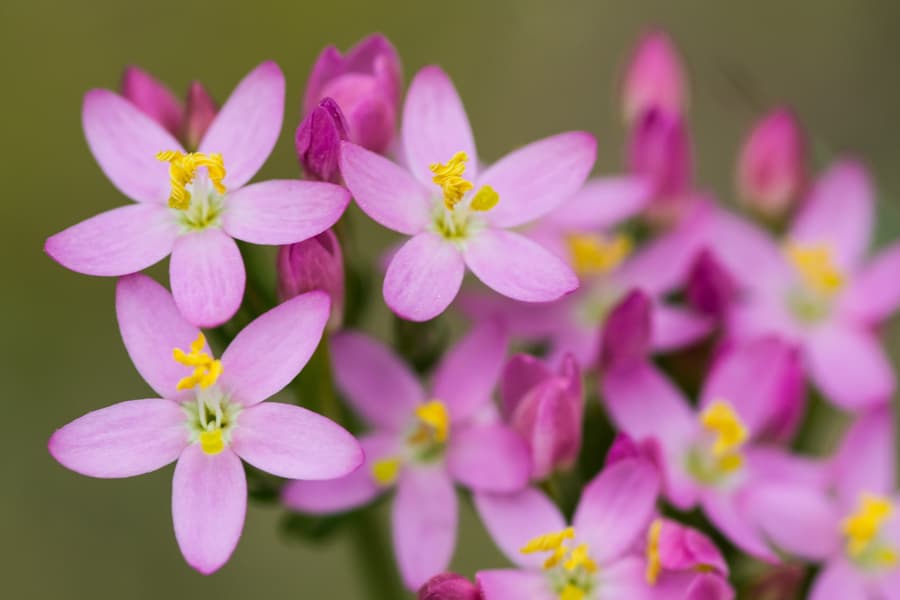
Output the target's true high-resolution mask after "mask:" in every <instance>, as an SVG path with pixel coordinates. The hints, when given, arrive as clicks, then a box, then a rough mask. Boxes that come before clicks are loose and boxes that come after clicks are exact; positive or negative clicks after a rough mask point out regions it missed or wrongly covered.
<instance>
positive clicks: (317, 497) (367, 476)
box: [263, 404, 398, 514]
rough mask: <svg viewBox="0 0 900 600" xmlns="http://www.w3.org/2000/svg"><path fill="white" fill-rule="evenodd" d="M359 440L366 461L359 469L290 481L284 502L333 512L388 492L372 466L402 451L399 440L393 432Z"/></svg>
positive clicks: (300, 508)
mask: <svg viewBox="0 0 900 600" xmlns="http://www.w3.org/2000/svg"><path fill="white" fill-rule="evenodd" d="M263 406H265V404H264V405H263ZM359 443H360V445H361V446H362V449H363V451H364V453H365V462H364V463H363V464H362V466H360V467H359V468H358V469H356V470H355V471H353V472H352V473H350V474H349V475H345V476H344V477H339V478H337V479H324V480H318V481H311V480H306V481H289V482H288V483H287V485H285V487H284V488H283V489H282V492H281V501H282V502H283V503H284V504H285V505H286V506H288V507H289V508H292V509H294V510H298V511H302V512H308V513H313V514H333V513H340V512H344V511H347V510H351V509H354V508H358V507H360V506H364V505H366V504H368V503H369V502H371V501H372V500H374V499H375V498H376V497H378V496H379V495H381V494H382V493H384V492H385V491H387V490H388V489H389V488H388V487H386V486H384V485H381V484H379V483H378V482H377V481H375V479H374V478H373V477H372V466H373V465H374V464H375V462H376V461H378V460H380V459H383V458H390V457H392V456H393V455H394V454H395V453H396V452H397V451H398V445H397V439H396V438H395V436H394V435H391V434H385V433H373V434H368V435H364V436H361V437H360V438H359Z"/></svg>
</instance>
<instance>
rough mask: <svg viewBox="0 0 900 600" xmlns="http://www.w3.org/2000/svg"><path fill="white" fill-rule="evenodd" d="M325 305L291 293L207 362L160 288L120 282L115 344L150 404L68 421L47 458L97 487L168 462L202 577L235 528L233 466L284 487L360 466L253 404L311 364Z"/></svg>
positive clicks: (293, 419)
mask: <svg viewBox="0 0 900 600" xmlns="http://www.w3.org/2000/svg"><path fill="white" fill-rule="evenodd" d="M328 305H329V302H328V297H327V296H326V295H325V294H323V293H321V292H310V293H308V294H304V295H302V296H297V297H296V298H293V299H292V300H289V301H287V302H285V303H283V304H281V305H279V306H277V307H276V308H273V309H272V310H270V311H269V312H267V313H265V314H263V315H262V316H260V317H259V318H258V319H256V320H255V321H253V322H252V323H251V324H250V325H248V326H247V327H246V328H245V329H244V330H243V331H242V332H241V333H240V334H238V336H237V337H236V338H235V339H234V341H233V342H232V343H231V344H230V345H229V346H228V348H227V349H226V350H225V352H224V353H223V354H222V357H221V359H213V358H212V354H211V351H210V349H209V347H208V346H207V345H206V344H205V341H204V338H203V336H202V335H201V334H200V331H199V330H198V329H197V328H196V327H194V326H193V325H191V324H190V323H188V322H187V321H186V320H185V319H184V318H183V317H182V316H181V315H180V313H179V311H178V309H177V308H176V305H175V302H174V301H173V299H172V296H171V295H170V294H169V293H168V292H167V291H166V290H165V288H163V287H162V286H161V285H159V284H158V283H156V282H155V281H153V280H152V279H150V278H149V277H146V276H144V275H132V276H130V277H125V278H123V279H121V280H120V281H119V284H118V287H117V289H116V312H117V315H118V319H119V328H120V330H121V333H122V339H123V340H124V342H125V348H126V349H127V350H128V354H129V356H131V360H132V361H133V362H134V365H135V367H136V368H137V370H138V372H139V373H140V374H141V375H142V376H143V378H144V379H145V380H146V381H147V383H148V384H150V387H152V388H153V389H154V391H156V393H157V394H159V398H154V399H148V400H131V401H128V402H122V403H119V404H114V405H112V406H110V407H107V408H103V409H100V410H97V411H94V412H92V413H88V414H87V415H85V416H83V417H81V418H79V419H76V420H75V421H72V422H71V423H69V424H68V425H66V426H65V427H63V428H62V429H59V430H57V431H56V433H54V434H53V436H52V437H51V438H50V443H49V449H50V453H51V454H52V455H53V457H54V458H55V459H56V460H57V461H59V462H60V463H61V464H62V465H63V466H65V467H67V468H69V469H71V470H73V471H76V472H78V473H81V474H83V475H88V476H91V477H102V478H117V477H132V476H134V475H140V474H142V473H149V472H151V471H155V470H157V469H159V468H161V467H164V466H166V465H168V464H169V463H171V462H173V461H177V465H176V467H175V475H174V479H173V481H172V518H173V521H174V524H175V537H176V539H177V540H178V546H179V547H180V548H181V552H182V554H183V555H184V558H185V560H187V562H188V563H189V564H190V565H191V566H192V567H194V568H195V569H197V570H198V571H200V572H201V573H204V574H209V573H212V572H213V571H216V570H217V569H219V568H220V567H221V566H222V565H223V564H225V562H227V561H228V558H229V557H230V556H231V553H232V551H233V550H234V548H235V547H236V546H237V543H238V539H239V538H240V536H241V530H242V529H243V525H244V513H245V512H246V505H247V482H246V479H245V476H244V469H243V467H242V466H241V459H243V460H244V461H246V462H247V463H249V464H251V465H253V466H254V467H256V468H258V469H262V470H263V471H267V472H269V473H272V474H274V475H277V476H279V477H290V478H294V479H333V478H335V477H341V476H343V475H346V474H347V473H350V472H352V471H353V470H354V469H356V468H357V467H358V466H359V465H360V464H361V463H362V461H363V454H362V451H361V449H360V446H359V443H357V442H356V440H354V439H353V437H352V436H351V435H350V434H349V433H348V432H347V431H345V430H344V429H343V428H342V427H340V426H339V425H337V424H336V423H334V422H332V421H330V420H329V419H326V418H325V417H322V416H320V415H318V414H316V413H313V412H310V411H308V410H306V409H304V408H300V407H298V406H291V405H287V404H280V403H275V402H266V403H262V401H263V400H265V399H267V398H269V397H271V396H273V395H274V394H276V393H278V392H279V391H280V390H281V389H282V388H284V387H285V386H286V385H287V384H288V383H290V381H291V380H292V379H293V378H294V377H295V376H296V375H297V373H298V372H300V370H301V369H302V368H303V366H304V365H305V364H306V362H307V361H308V360H309V358H310V356H311V355H312V353H313V351H314V350H315V348H316V345H317V344H318V342H319V340H320V339H321V337H322V331H323V329H324V327H325V322H326V320H327V319H328V308H329V307H328ZM189 347H190V352H188V350H187V348H189ZM173 354H174V358H173ZM179 357H180V360H179ZM186 365H187V366H186Z"/></svg>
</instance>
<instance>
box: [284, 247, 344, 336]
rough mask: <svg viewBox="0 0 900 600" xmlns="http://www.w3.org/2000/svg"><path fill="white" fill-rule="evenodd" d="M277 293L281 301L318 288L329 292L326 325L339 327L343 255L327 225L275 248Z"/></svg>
mask: <svg viewBox="0 0 900 600" xmlns="http://www.w3.org/2000/svg"><path fill="white" fill-rule="evenodd" d="M277 266H278V295H279V297H280V298H281V300H282V301H284V300H288V299H290V298H293V297H294V296H298V295H300V294H303V293H305V292H310V291H313V290H322V291H324V292H326V293H327V294H328V295H329V296H331V318H330V319H329V321H328V329H329V330H330V331H334V330H336V329H337V328H338V327H340V324H341V321H342V319H343V314H344V259H343V254H342V252H341V246H340V244H339V243H338V239H337V236H336V235H335V234H334V232H333V231H331V230H330V229H329V230H327V231H325V232H323V233H320V234H319V235H317V236H315V237H312V238H310V239H308V240H304V241H302V242H298V243H296V244H290V245H288V246H282V247H281V248H279V249H278V262H277Z"/></svg>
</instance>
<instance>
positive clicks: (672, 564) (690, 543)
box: [653, 518, 728, 575]
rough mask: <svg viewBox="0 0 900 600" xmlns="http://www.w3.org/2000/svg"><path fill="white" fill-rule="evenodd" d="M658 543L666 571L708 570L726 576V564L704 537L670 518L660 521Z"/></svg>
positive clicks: (662, 563) (714, 546)
mask: <svg viewBox="0 0 900 600" xmlns="http://www.w3.org/2000/svg"><path fill="white" fill-rule="evenodd" d="M653 526H656V527H658V528H659V530H658V531H657V532H656V533H657V534H658V537H657V544H658V552H659V561H660V567H661V568H662V569H663V570H666V571H693V570H697V569H698V568H700V569H704V568H705V569H708V570H712V571H715V572H717V573H720V574H723V575H727V574H728V563H726V562H725V558H724V557H723V556H722V553H721V552H720V551H719V549H718V548H717V547H716V545H715V544H714V543H713V542H712V540H710V539H709V538H708V537H707V536H706V535H705V534H703V533H701V532H700V531H697V530H696V529H693V528H691V527H687V526H686V525H682V524H681V523H678V522H677V521H673V520H671V519H663V518H660V519H659V520H658V524H654V525H653Z"/></svg>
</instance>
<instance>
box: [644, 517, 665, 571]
mask: <svg viewBox="0 0 900 600" xmlns="http://www.w3.org/2000/svg"><path fill="white" fill-rule="evenodd" d="M662 526H663V522H662V519H655V520H654V521H653V523H651V524H650V530H649V531H648V532H647V583H649V584H650V585H656V581H657V580H658V579H659V572H660V571H662V561H661V559H660V557H659V537H660V534H662Z"/></svg>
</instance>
